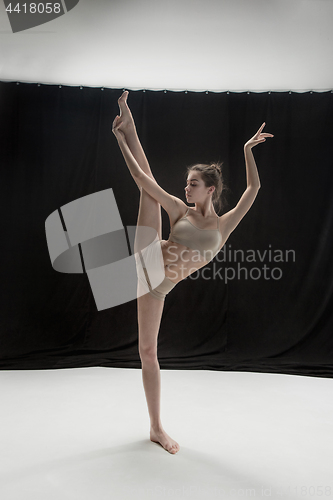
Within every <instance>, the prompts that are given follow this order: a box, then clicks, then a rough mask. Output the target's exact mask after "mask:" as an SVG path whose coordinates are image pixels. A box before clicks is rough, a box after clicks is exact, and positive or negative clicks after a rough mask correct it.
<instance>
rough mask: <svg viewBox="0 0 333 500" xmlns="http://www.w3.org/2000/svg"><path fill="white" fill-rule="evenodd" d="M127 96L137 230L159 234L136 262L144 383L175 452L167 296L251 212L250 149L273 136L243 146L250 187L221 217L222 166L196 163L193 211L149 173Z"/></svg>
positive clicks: (122, 142)
mask: <svg viewBox="0 0 333 500" xmlns="http://www.w3.org/2000/svg"><path fill="white" fill-rule="evenodd" d="M127 96H128V92H127V91H125V92H123V94H122V95H121V97H120V98H119V99H118V104H119V108H120V115H117V116H116V118H115V119H114V121H113V124H112V132H113V133H114V135H115V136H116V138H117V141H118V144H119V147H120V149H121V151H122V154H123V156H124V159H125V161H126V164H127V166H128V168H129V171H130V173H131V175H132V177H133V179H134V180H135V182H136V184H137V186H138V188H139V190H140V193H141V194H140V205H139V214H138V221H137V230H138V229H140V227H141V226H144V227H147V226H148V227H149V228H153V229H154V230H155V231H156V234H157V237H156V239H155V241H154V242H153V244H151V245H149V247H148V249H147V248H146V249H143V250H142V252H141V251H140V252H138V253H139V254H140V259H139V260H138V261H137V263H138V278H139V284H141V286H142V288H141V290H145V291H146V293H142V292H141V293H139V294H138V298H137V304H138V326H139V354H140V359H141V364H142V379H143V385H144V390H145V394H146V399H147V405H148V412H149V416H150V439H151V441H154V442H156V443H159V444H160V445H161V446H163V448H165V450H167V451H168V452H169V453H173V454H174V453H177V452H178V451H179V448H180V447H179V444H178V443H177V442H176V441H175V440H174V439H172V438H171V437H170V436H169V435H168V434H167V433H166V432H165V430H164V429H163V427H162V422H161V417H160V391H161V384H160V367H159V363H158V358H157V336H158V331H159V327H160V322H161V316H162V311H163V306H164V298H165V296H166V294H167V293H169V292H170V290H171V289H172V288H174V287H175V286H176V284H177V283H178V282H179V281H181V280H182V279H184V278H186V277H187V276H189V275H190V274H191V273H193V272H195V271H196V270H197V269H200V268H201V267H203V266H205V265H206V264H207V263H208V262H209V261H210V260H211V259H212V258H213V257H214V256H215V255H216V254H217V253H218V251H219V250H220V249H221V248H222V247H223V245H224V244H225V242H226V241H227V239H228V237H229V235H230V233H231V232H232V231H233V230H234V229H235V227H236V226H237V225H238V223H239V222H240V220H241V219H242V218H243V217H244V215H245V214H246V213H247V211H248V210H249V208H250V207H251V205H252V203H253V202H254V200H255V197H256V196H257V193H258V190H259V188H260V180H259V176H258V171H257V167H256V163H255V160H254V157H253V154H252V152H251V149H252V148H253V147H254V146H256V145H257V144H260V143H261V142H264V141H265V140H266V137H273V135H272V134H268V133H262V130H263V128H264V126H265V123H263V124H262V125H261V127H260V128H259V130H258V132H257V133H256V134H255V135H254V136H253V137H252V139H250V140H249V141H248V142H247V143H246V144H245V145H244V154H245V163H246V175H247V188H246V190H245V191H244V193H243V195H242V197H241V198H240V200H239V202H238V203H237V205H236V207H235V208H233V209H232V210H230V211H229V212H227V213H225V214H224V215H222V216H220V217H219V216H218V215H217V214H216V212H215V207H216V206H218V205H219V201H220V195H221V191H222V188H223V185H222V180H221V170H220V166H219V165H218V164H212V165H201V164H198V165H194V166H192V167H189V168H188V171H187V174H188V175H187V184H186V187H185V196H186V200H187V201H188V203H193V204H194V207H191V208H189V207H188V206H187V205H186V204H185V203H184V202H183V201H182V200H180V199H179V198H177V197H176V196H172V195H170V194H169V193H167V192H166V191H164V189H162V188H161V187H160V186H159V185H158V184H157V182H156V180H155V178H154V176H153V174H152V172H151V170H150V166H149V163H148V161H147V158H146V155H145V153H144V151H143V149H142V146H141V144H140V141H139V138H138V135H137V132H136V127H135V124H134V120H133V117H132V114H131V112H130V109H129V107H128V105H127ZM161 205H162V207H163V208H164V210H166V212H167V213H168V215H169V218H170V227H171V232H170V236H169V239H168V240H162V233H161V225H162V223H161ZM141 248H142V247H141ZM140 262H141V268H140ZM149 263H150V264H151V269H150V272H149V265H150V264H149ZM156 272H157V274H159V275H158V276H157V281H155V282H156V283H158V286H154V285H153V281H154V278H156ZM161 273H163V274H162V275H161Z"/></svg>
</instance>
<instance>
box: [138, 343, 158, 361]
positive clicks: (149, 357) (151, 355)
mask: <svg viewBox="0 0 333 500" xmlns="http://www.w3.org/2000/svg"><path fill="white" fill-rule="evenodd" d="M139 354H140V358H141V361H142V362H145V363H156V361H157V348H156V347H155V346H142V345H141V346H140V345H139Z"/></svg>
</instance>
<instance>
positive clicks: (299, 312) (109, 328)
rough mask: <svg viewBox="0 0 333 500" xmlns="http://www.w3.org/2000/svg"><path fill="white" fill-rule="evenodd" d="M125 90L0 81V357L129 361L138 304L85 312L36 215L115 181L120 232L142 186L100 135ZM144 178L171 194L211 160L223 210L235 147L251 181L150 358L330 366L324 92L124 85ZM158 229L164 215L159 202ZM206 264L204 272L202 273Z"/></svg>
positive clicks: (237, 189)
mask: <svg viewBox="0 0 333 500" xmlns="http://www.w3.org/2000/svg"><path fill="white" fill-rule="evenodd" d="M121 92H122V89H101V88H88V87H83V88H80V87H70V86H59V85H43V84H41V85H37V84H27V83H16V82H0V103H1V104H0V109H1V118H0V127H1V129H0V137H1V147H0V155H1V166H0V170H1V183H0V186H1V203H2V218H1V219H2V231H1V235H2V244H1V247H0V248H1V301H0V310H1V312H0V321H1V325H0V367H1V368H2V369H7V370H8V369H45V368H63V367H66V368H69V367H87V366H108V367H129V368H140V367H141V363H140V358H139V355H138V347H137V339H138V334H137V305H136V301H135V300H132V301H130V302H127V303H125V304H122V305H119V306H116V307H112V308H109V309H105V310H102V311H98V310H97V307H96V303H95V301H94V297H93V294H92V291H91V288H90V285H89V281H88V279H87V275H86V274H66V273H59V272H57V271H55V270H54V269H53V267H52V265H51V262H50V257H49V253H48V248H47V242H46V236H45V220H46V218H47V217H48V216H49V215H50V214H51V213H52V212H54V211H55V210H58V209H59V207H61V206H62V205H64V204H67V203H69V202H71V201H73V200H76V199H78V198H81V197H83V196H86V195H89V194H92V193H96V192H98V191H102V190H105V189H108V188H112V189H113V192H114V194H115V198H116V202H117V205H118V208H119V211H120V214H121V219H122V222H123V225H124V226H131V225H135V224H136V220H137V212H138V204H139V195H140V193H139V190H138V188H137V186H136V184H135V183H134V181H133V179H132V177H131V175H130V174H129V172H128V169H127V167H126V164H125V162H124V160H123V157H122V155H121V152H120V150H119V147H118V144H117V141H116V139H115V137H114V136H113V134H112V132H111V124H112V121H113V119H114V117H115V115H116V114H117V113H118V104H117V99H118V97H119V96H120V95H121ZM128 102H129V105H130V107H131V110H132V113H133V115H134V118H135V121H136V125H137V130H138V134H139V137H140V139H141V142H142V144H143V147H144V150H145V152H146V155H147V157H148V160H149V162H150V165H151V168H152V171H153V173H154V175H155V177H156V180H157V182H158V183H159V184H160V185H161V186H162V187H163V188H164V189H165V190H166V191H168V192H169V193H171V194H174V195H175V196H178V197H179V198H181V199H183V200H184V201H185V198H184V186H185V170H186V167H187V166H188V165H191V164H193V163H206V162H210V161H215V160H220V161H223V173H224V179H225V181H226V183H227V185H228V187H229V192H228V204H227V205H225V206H224V209H223V210H222V211H221V212H220V215H222V213H223V212H225V211H227V210H230V209H231V208H233V207H234V206H235V205H236V203H237V202H238V200H239V198H240V196H241V195H242V193H243V191H244V189H245V187H246V171H245V161H244V153H243V145H244V143H245V142H246V141H247V140H248V139H249V138H250V137H252V135H254V133H255V132H256V131H257V130H258V128H259V127H260V125H261V124H262V123H263V122H264V121H265V122H266V127H265V129H264V131H267V132H270V133H272V134H274V138H273V139H267V141H266V142H265V143H263V144H260V145H258V146H257V147H255V148H254V149H253V150H252V151H253V154H254V157H255V160H256V163H257V166H258V170H259V175H260V180H261V189H260V191H259V193H258V196H257V198H256V200H255V202H254V204H253V206H252V207H251V209H250V211H249V212H248V213H247V214H246V215H245V217H244V218H243V219H242V221H241V222H240V224H239V225H238V227H237V228H236V229H235V230H234V232H233V233H232V234H231V235H230V237H229V239H228V241H227V242H226V244H225V247H224V249H222V250H221V252H220V253H219V254H218V255H217V256H216V257H215V258H214V260H213V261H212V262H210V263H209V264H208V265H207V266H206V268H203V269H205V271H204V272H198V273H196V274H194V275H192V276H191V277H189V278H187V279H186V280H184V281H182V282H181V283H179V284H178V285H177V286H176V287H175V288H174V289H173V290H172V291H171V292H170V294H169V295H168V296H167V298H166V300H165V305H164V311H163V316H162V322H161V328H160V332H159V337H158V356H159V361H160V366H161V368H162V369H163V368H166V369H209V370H237V371H257V372H277V373H291V374H299V375H311V376H325V377H331V376H332V375H333V295H332V288H333V264H332V258H331V257H332V250H333V232H332V226H333V197H332V188H333V160H332V152H331V148H332V133H333V94H332V92H322V93H316V92H305V93H295V92H264V93H254V92H243V93H234V92H223V93H212V92H208V93H207V92H171V91H167V92H164V91H131V92H130V95H129V99H128ZM162 212H163V213H162V217H163V238H164V239H167V238H168V235H169V218H168V215H167V214H166V213H165V212H164V211H163V209H162ZM203 269H202V270H201V271H203Z"/></svg>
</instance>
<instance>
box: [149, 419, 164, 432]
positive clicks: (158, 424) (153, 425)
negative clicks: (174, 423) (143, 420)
mask: <svg viewBox="0 0 333 500" xmlns="http://www.w3.org/2000/svg"><path fill="white" fill-rule="evenodd" d="M150 429H151V430H152V431H154V432H160V431H162V430H163V426H162V422H161V421H159V422H154V423H150Z"/></svg>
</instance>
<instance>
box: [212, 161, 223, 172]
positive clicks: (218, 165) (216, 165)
mask: <svg viewBox="0 0 333 500" xmlns="http://www.w3.org/2000/svg"><path fill="white" fill-rule="evenodd" d="M212 167H213V168H215V170H217V171H218V173H219V174H221V173H222V170H221V166H220V164H219V163H213V164H212Z"/></svg>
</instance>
